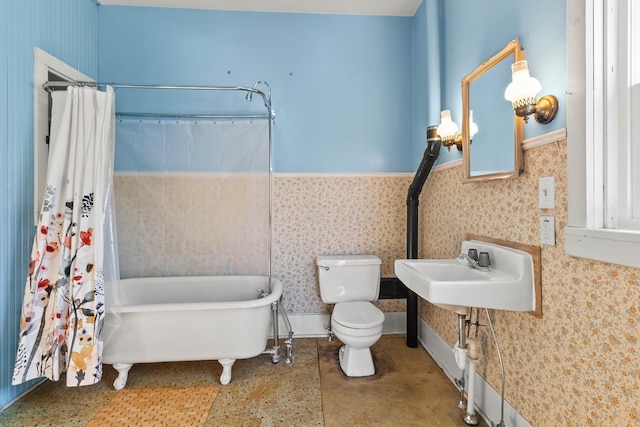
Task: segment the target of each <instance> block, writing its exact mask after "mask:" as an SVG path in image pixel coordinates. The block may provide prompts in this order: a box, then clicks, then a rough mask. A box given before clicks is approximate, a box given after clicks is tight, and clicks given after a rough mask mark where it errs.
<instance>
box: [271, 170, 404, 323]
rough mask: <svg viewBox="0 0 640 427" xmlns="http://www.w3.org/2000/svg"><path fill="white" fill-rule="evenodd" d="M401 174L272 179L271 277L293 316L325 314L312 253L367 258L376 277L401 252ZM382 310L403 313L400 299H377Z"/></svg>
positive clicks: (390, 267) (386, 270)
mask: <svg viewBox="0 0 640 427" xmlns="http://www.w3.org/2000/svg"><path fill="white" fill-rule="evenodd" d="M411 179H412V177H411V176H407V175H378V176H368V175H357V176H355V175H354V176H348V175H347V176H337V175H326V176H311V175H306V176H305V175H301V176H286V175H282V176H276V178H275V179H274V190H273V191H274V192H273V200H274V202H273V203H274V206H273V212H274V235H273V239H274V240H273V251H274V261H273V275H274V276H276V277H278V278H280V279H281V280H282V281H283V283H284V286H285V290H284V292H283V303H284V305H285V307H287V309H288V310H290V311H292V312H296V313H326V312H328V307H327V306H326V305H325V304H324V303H323V302H322V301H321V300H320V289H319V288H318V279H317V277H318V276H317V267H316V264H315V258H316V256H318V255H337V254H372V255H378V256H379V257H380V258H381V259H382V266H381V272H380V274H381V276H382V277H393V276H394V272H393V262H394V261H395V260H396V259H397V258H405V253H406V240H405V229H406V207H405V206H406V196H407V189H408V188H409V184H410V183H411ZM376 304H377V305H378V307H380V309H381V310H383V311H385V312H395V311H405V307H406V305H405V302H404V300H380V301H378V302H377V303H376Z"/></svg>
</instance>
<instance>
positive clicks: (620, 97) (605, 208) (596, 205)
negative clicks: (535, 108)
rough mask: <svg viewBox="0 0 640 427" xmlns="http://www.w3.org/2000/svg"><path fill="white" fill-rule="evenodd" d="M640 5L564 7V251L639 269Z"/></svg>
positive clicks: (618, 0)
mask: <svg viewBox="0 0 640 427" xmlns="http://www.w3.org/2000/svg"><path fill="white" fill-rule="evenodd" d="M638 3H640V2H637V0H587V1H584V0H569V2H568V9H567V11H568V21H567V29H568V42H569V46H571V49H569V52H568V63H569V79H568V97H567V107H568V108H567V128H568V129H569V130H568V135H567V137H568V141H569V145H568V156H569V159H568V174H569V175H568V192H569V194H568V197H569V216H568V224H567V227H566V229H565V237H566V239H565V251H566V253H567V254H569V255H575V256H580V257H585V258H591V259H597V260H601V261H606V262H611V263H615V264H623V265H629V266H634V267H640V168H639V167H638V166H637V165H639V164H640V125H639V124H638V121H639V120H638V119H637V117H640V116H639V114H640V59H639V58H640V39H639V31H638V25H640V18H639V16H640V4H638ZM634 118H636V119H634ZM632 165H636V166H635V167H632Z"/></svg>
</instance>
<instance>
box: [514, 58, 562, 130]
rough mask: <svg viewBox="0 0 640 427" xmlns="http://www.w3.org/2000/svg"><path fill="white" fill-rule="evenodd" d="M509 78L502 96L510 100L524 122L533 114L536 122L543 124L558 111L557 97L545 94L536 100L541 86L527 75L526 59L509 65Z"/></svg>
mask: <svg viewBox="0 0 640 427" xmlns="http://www.w3.org/2000/svg"><path fill="white" fill-rule="evenodd" d="M511 79H512V80H511V83H509V86H507V89H506V90H505V91H504V97H505V99H507V100H508V101H511V105H513V111H514V112H515V113H516V116H518V117H522V118H524V122H525V123H527V122H528V121H529V116H530V115H531V114H533V115H534V117H535V119H536V122H538V123H540V124H543V125H546V124H549V123H551V122H552V121H553V119H554V118H555V117H556V113H557V112H558V98H556V97H555V96H553V95H545V96H543V97H542V98H540V100H538V101H536V96H537V95H538V92H540V90H542V86H541V85H540V82H539V81H538V79H536V78H533V77H531V76H530V75H529V67H528V66H527V61H526V60H522V61H517V62H514V63H513V64H512V65H511Z"/></svg>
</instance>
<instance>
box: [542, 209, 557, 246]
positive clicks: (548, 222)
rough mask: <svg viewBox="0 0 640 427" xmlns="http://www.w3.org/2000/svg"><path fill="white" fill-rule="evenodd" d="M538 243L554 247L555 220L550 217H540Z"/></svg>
mask: <svg viewBox="0 0 640 427" xmlns="http://www.w3.org/2000/svg"><path fill="white" fill-rule="evenodd" d="M540 243H542V244H543V245H550V246H555V245H556V220H555V217H552V216H541V217H540Z"/></svg>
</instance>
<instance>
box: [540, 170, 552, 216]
mask: <svg viewBox="0 0 640 427" xmlns="http://www.w3.org/2000/svg"><path fill="white" fill-rule="evenodd" d="M538 207H539V208H540V209H553V208H555V207H556V178H555V177H554V176H548V177H546V178H539V179H538Z"/></svg>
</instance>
